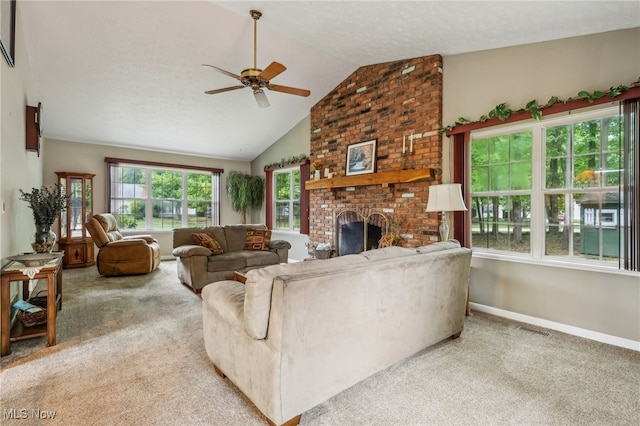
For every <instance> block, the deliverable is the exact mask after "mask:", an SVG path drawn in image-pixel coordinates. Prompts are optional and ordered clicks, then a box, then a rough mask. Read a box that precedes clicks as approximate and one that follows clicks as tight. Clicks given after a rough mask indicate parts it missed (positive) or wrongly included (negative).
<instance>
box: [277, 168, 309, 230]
mask: <svg viewBox="0 0 640 426" xmlns="http://www.w3.org/2000/svg"><path fill="white" fill-rule="evenodd" d="M295 172H298V173H299V174H300V188H299V189H298V192H299V194H300V196H299V197H298V198H295V197H294V194H295V179H294V177H293V174H294V173H295ZM280 174H287V175H289V193H290V197H289V198H288V199H287V200H284V199H282V200H279V199H278V198H277V185H278V177H277V176H278V175H280ZM273 194H274V195H273V199H272V200H271V202H272V203H273V210H272V211H273V217H272V218H271V220H272V223H273V230H274V231H282V232H300V227H298V228H296V227H295V222H296V218H295V215H293V214H289V215H288V217H289V226H288V227H287V228H279V227H278V226H277V223H278V221H277V215H278V206H277V205H278V203H283V202H287V203H288V208H289V211H290V212H293V211H295V209H294V204H295V202H296V201H297V202H298V203H299V204H300V203H301V201H302V173H301V172H300V167H283V168H281V169H278V170H274V171H273ZM299 220H300V222H302V210H300V219H299Z"/></svg>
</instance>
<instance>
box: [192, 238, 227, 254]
mask: <svg viewBox="0 0 640 426" xmlns="http://www.w3.org/2000/svg"><path fill="white" fill-rule="evenodd" d="M191 236H193V239H194V240H195V241H196V243H198V244H199V245H201V246H202V247H206V248H208V249H209V250H211V252H212V253H213V255H214V256H215V255H217V254H222V253H224V251H223V250H222V247H221V246H220V243H218V242H217V241H216V239H215V238H213V237H212V236H211V235H209V234H205V233H196V234H191Z"/></svg>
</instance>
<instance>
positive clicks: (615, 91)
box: [440, 77, 640, 133]
mask: <svg viewBox="0 0 640 426" xmlns="http://www.w3.org/2000/svg"><path fill="white" fill-rule="evenodd" d="M636 86H640V77H639V78H638V80H636V81H635V82H634V83H632V84H631V85H630V86H627V85H625V84H621V85H619V86H615V87H610V88H609V90H608V91H606V92H603V91H601V90H595V91H593V92H588V91H586V90H581V91H579V92H578V94H577V95H576V97H574V98H569V99H566V100H564V101H563V100H560V99H559V98H558V97H557V96H552V97H551V98H550V99H549V100H548V101H547V103H546V104H544V105H540V104H538V101H536V100H535V99H533V100H531V101H529V102H527V104H526V105H525V106H524V108H520V109H518V110H515V111H514V110H513V109H511V108H509V106H508V105H507V104H506V103H505V102H503V103H501V104H498V105H496V106H495V108H493V109H492V110H491V111H489V113H488V114H487V115H483V116H481V117H480V118H479V119H478V120H476V121H471V120H468V119H466V118H465V117H458V119H457V120H456V122H455V123H454V124H452V125H449V126H447V127H444V128H442V129H441V130H440V133H446V132H449V131H451V130H453V129H454V128H455V127H456V126H459V125H461V124H471V123H477V122H479V121H481V122H483V123H484V122H485V121H487V120H488V119H490V118H495V117H497V118H498V119H499V120H500V121H507V120H508V119H509V117H511V114H513V113H521V112H525V111H529V112H530V113H531V118H533V119H534V120H538V121H540V119H542V108H546V107H550V106H551V105H555V104H557V103H559V102H563V103H566V102H569V101H572V100H576V99H587V100H588V101H589V103H593V102H595V101H596V100H597V99H600V98H602V97H604V96H607V95H609V97H610V98H615V97H616V96H620V95H621V94H622V93H624V92H626V91H627V90H629V88H630V87H636Z"/></svg>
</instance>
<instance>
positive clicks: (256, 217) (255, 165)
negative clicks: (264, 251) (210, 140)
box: [251, 116, 311, 260]
mask: <svg viewBox="0 0 640 426" xmlns="http://www.w3.org/2000/svg"><path fill="white" fill-rule="evenodd" d="M310 139H311V117H310V116H307V117H306V118H304V119H302V120H301V121H300V122H299V123H298V124H296V125H295V126H294V127H293V128H292V129H291V130H289V131H288V132H287V133H286V134H285V135H284V136H283V137H281V138H280V139H279V140H277V141H276V142H275V143H274V144H273V145H271V146H270V147H269V148H268V149H266V150H265V151H264V152H263V153H262V154H260V155H259V156H258V157H256V158H255V159H254V160H253V162H252V163H251V174H253V175H256V176H258V175H259V176H265V172H264V166H265V165H267V164H272V163H276V162H278V161H280V160H282V159H283V158H284V159H287V158H290V157H293V156H294V155H300V154H305V155H307V156H309V146H310ZM251 220H252V222H253V223H265V221H266V218H265V209H264V208H263V209H262V210H261V211H259V212H254V213H253V214H252V217H251ZM272 238H273V239H283V240H287V241H289V242H290V243H291V250H289V259H291V260H302V259H304V258H305V257H309V256H308V253H307V248H306V246H305V244H306V243H308V242H309V237H308V236H307V235H301V234H299V233H297V232H277V231H275V232H274V233H273V236H272Z"/></svg>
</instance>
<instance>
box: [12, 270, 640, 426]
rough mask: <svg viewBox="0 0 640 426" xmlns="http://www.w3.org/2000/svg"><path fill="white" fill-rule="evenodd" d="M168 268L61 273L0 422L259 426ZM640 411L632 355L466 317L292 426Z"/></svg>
mask: <svg viewBox="0 0 640 426" xmlns="http://www.w3.org/2000/svg"><path fill="white" fill-rule="evenodd" d="M175 268H176V265H175V263H174V262H163V263H162V264H161V266H160V268H159V269H158V270H157V271H155V272H153V273H151V274H149V275H146V276H142V277H122V278H103V277H100V276H99V275H98V274H97V272H96V270H95V268H87V269H78V270H65V271H64V274H63V276H64V298H63V301H64V304H63V310H62V311H60V313H59V316H58V335H57V336H58V344H57V345H56V346H54V347H50V348H47V347H46V340H45V339H44V338H38V339H32V340H28V341H23V342H17V343H14V344H13V345H12V349H13V353H12V354H11V355H9V356H6V357H3V358H2V359H1V365H2V371H1V372H0V415H1V416H2V417H0V423H1V424H2V425H5V424H6V425H13V424H20V425H27V424H64V425H88V424H92V425H116V424H118V425H120V424H130V425H182V424H185V425H186V424H188V425H264V424H266V421H265V418H264V417H263V416H262V415H261V414H260V413H259V412H258V411H257V410H256V409H255V408H254V407H253V405H252V404H251V403H250V401H248V400H247V399H246V398H245V397H244V396H243V395H242V394H241V393H240V392H239V391H238V390H237V389H236V388H235V387H234V386H233V385H232V384H231V383H229V381H228V380H224V379H222V378H220V377H219V376H218V375H216V374H215V373H214V371H213V368H212V365H211V364H210V362H209V360H208V358H207V355H206V353H205V350H204V345H203V339H202V325H201V309H200V304H201V301H200V299H199V297H198V296H196V295H195V294H193V293H192V292H190V291H189V290H188V289H186V288H185V287H183V286H182V285H180V284H179V283H178V280H177V276H176V269H175ZM309 386H313V383H309ZM53 412H55V417H54V418H53V419H49V420H46V421H41V420H38V419H37V417H38V416H47V415H51V414H53ZM639 414H640V353H638V352H634V351H631V350H627V349H622V348H617V347H613V346H608V345H605V344H601V343H597V342H592V341H588V340H584V339H580V338H577V337H573V336H568V335H564V334H562V333H558V332H554V331H550V330H545V329H540V328H537V327H532V326H528V325H524V324H520V323H516V322H512V321H507V320H502V319H500V318H496V317H493V316H490V315H486V314H480V313H474V315H472V316H471V317H468V320H467V323H466V325H465V330H464V331H463V333H462V336H461V337H460V338H459V339H457V340H446V341H444V342H441V343H440V344H438V345H435V346H433V347H431V348H428V349H427V350H425V351H422V352H421V353H419V354H417V355H415V356H413V357H411V358H409V359H407V360H404V361H402V362H400V363H398V364H396V365H394V366H392V367H390V368H389V369H387V370H385V371H383V372H380V373H378V374H376V375H374V376H373V377H371V378H369V379H367V380H365V381H363V382H361V383H359V384H358V385H356V386H354V387H352V388H351V389H348V390H346V391H344V392H342V393H341V394H339V395H337V396H335V397H334V398H332V399H330V400H329V401H326V402H325V403H323V404H321V405H319V406H317V407H315V408H313V409H311V410H310V411H308V412H306V413H304V415H303V416H302V420H301V424H302V425H454V424H455V425H489V424H491V425H493V424H513V425H522V424H529V425H542V424H548V425H585V424H588V425H624V424H629V425H631V424H637V421H638V416H639ZM11 418H13V419H11ZM16 418H24V419H16Z"/></svg>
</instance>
